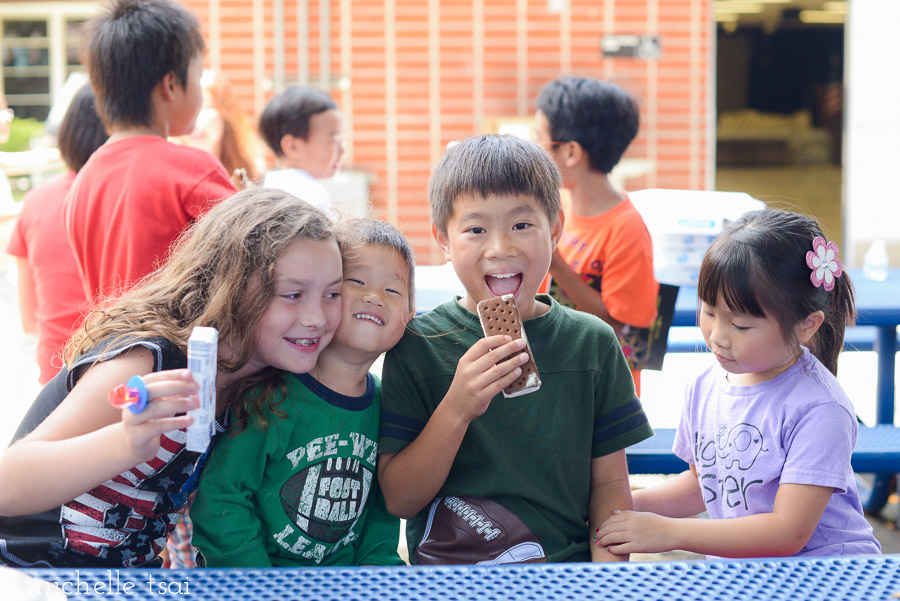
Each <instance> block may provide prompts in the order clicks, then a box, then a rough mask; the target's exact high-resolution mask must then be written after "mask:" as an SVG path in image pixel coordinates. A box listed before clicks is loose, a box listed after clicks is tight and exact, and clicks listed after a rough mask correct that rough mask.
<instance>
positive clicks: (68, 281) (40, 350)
mask: <svg viewBox="0 0 900 601" xmlns="http://www.w3.org/2000/svg"><path fill="white" fill-rule="evenodd" d="M107 137H108V136H107V134H106V129H105V128H104V127H103V123H102V122H101V121H100V117H99V116H98V115H97V110H96V109H95V108H94V92H93V90H91V86H90V85H87V84H86V85H84V86H82V87H81V89H79V90H78V92H77V93H76V94H75V96H74V97H73V98H72V103H71V104H70V105H69V108H68V110H67V111H66V114H65V117H63V120H62V123H61V124H60V127H59V134H58V140H59V152H60V154H61V155H62V158H63V160H64V161H65V162H66V166H67V167H68V168H69V169H68V171H66V172H65V173H63V174H62V175H59V176H57V177H55V178H53V179H51V180H50V181H48V182H46V183H44V184H41V185H39V186H37V187H35V188H32V189H31V190H30V191H29V192H28V194H26V195H25V201H24V203H23V206H22V212H21V213H19V218H18V220H17V221H16V227H15V229H14V230H13V233H12V236H11V238H10V240H9V246H8V247H7V248H6V252H8V253H9V254H11V255H14V256H15V257H16V261H17V267H18V272H19V276H18V278H19V280H18V290H19V312H20V314H21V316H22V326H23V329H24V330H25V332H27V333H29V334H36V335H37V339H38V344H37V362H38V365H39V366H40V370H41V371H40V376H39V378H38V381H39V382H40V383H41V385H42V386H43V385H44V384H46V383H47V382H49V381H50V379H51V378H52V377H53V376H55V375H56V374H57V372H59V370H60V368H61V367H62V351H63V349H64V348H65V346H66V342H67V341H68V340H69V336H71V334H72V330H73V329H74V328H75V326H76V325H78V324H79V322H80V321H81V317H82V315H83V313H84V311H85V309H86V308H87V303H86V300H85V297H84V288H83V287H82V286H81V278H80V277H79V275H78V265H77V264H76V263H75V257H74V256H73V255H72V249H71V248H70V247H69V244H68V242H67V240H66V229H65V227H64V225H63V199H64V198H65V197H66V193H67V192H68V191H69V188H70V187H71V186H72V182H73V181H74V180H75V175H76V174H77V173H78V171H79V170H81V168H82V167H83V166H84V164H85V163H86V162H87V160H88V158H90V156H91V154H93V152H94V151H95V150H97V149H98V148H99V147H100V146H101V145H102V144H103V143H104V142H105V141H106V138H107Z"/></svg>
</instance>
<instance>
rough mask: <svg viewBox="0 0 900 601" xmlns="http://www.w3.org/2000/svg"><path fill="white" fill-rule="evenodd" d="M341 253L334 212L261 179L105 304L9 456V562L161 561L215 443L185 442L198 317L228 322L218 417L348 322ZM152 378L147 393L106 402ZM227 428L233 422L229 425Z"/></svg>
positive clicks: (4, 537) (310, 357)
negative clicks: (127, 401)
mask: <svg viewBox="0 0 900 601" xmlns="http://www.w3.org/2000/svg"><path fill="white" fill-rule="evenodd" d="M340 286H341V257H340V251H339V249H338V246H337V243H336V242H335V240H334V237H333V235H332V233H331V229H330V224H329V222H328V220H327V218H326V217H325V216H324V215H323V214H322V213H321V212H320V211H317V210H316V209H314V208H313V207H311V206H309V205H308V204H307V203H304V202H301V201H299V200H297V199H296V198H294V197H293V196H291V195H289V194H285V193H283V192H280V191H277V190H263V189H253V190H248V191H245V192H241V193H238V194H235V195H234V196H232V197H231V198H229V199H227V200H225V201H224V202H222V203H221V204H219V205H217V206H216V207H214V208H213V209H212V210H211V211H210V212H209V213H208V214H207V215H206V216H205V217H204V218H203V219H201V220H199V221H198V222H197V223H196V224H195V225H194V226H193V227H192V228H191V229H190V231H189V233H188V234H187V235H186V236H184V237H182V238H180V239H179V241H178V243H177V244H176V246H175V249H174V251H173V253H172V255H171V258H170V259H169V261H168V262H167V263H166V265H165V266H163V267H162V268H161V269H160V270H159V271H157V272H155V273H154V274H152V275H151V276H150V277H149V278H148V279H147V280H145V281H144V282H143V283H142V285H141V286H140V287H138V288H135V289H133V290H132V291H130V292H129V293H128V294H127V295H125V296H123V297H121V298H120V299H117V300H110V301H108V303H107V305H105V306H104V307H103V309H102V310H97V311H94V312H93V313H91V314H90V315H89V316H88V317H87V319H86V323H85V325H84V326H82V328H81V329H80V330H79V331H78V332H76V334H75V336H74V338H73V340H72V342H71V346H70V352H71V355H70V357H71V358H70V361H69V364H68V365H67V366H65V367H64V368H63V370H62V371H60V373H59V374H57V376H56V377H55V378H54V379H53V380H51V381H50V383H49V384H47V386H45V387H44V389H43V390H42V391H41V393H40V395H39V396H38V398H37V400H36V401H35V402H34V404H33V405H32V407H31V409H30V410H29V411H28V413H27V414H26V416H25V418H24V420H23V422H22V424H21V425H20V426H19V430H18V431H17V432H16V435H15V438H14V441H15V442H13V444H12V445H10V447H9V448H8V449H6V451H5V452H4V453H3V454H2V455H0V482H3V486H2V487H0V516H4V517H0V564H5V565H8V566H13V567H95V568H101V567H104V568H113V567H118V568H122V567H125V568H128V567H154V566H158V565H160V564H161V560H160V558H159V557H158V555H159V553H160V551H161V549H162V548H163V546H164V545H165V542H166V535H167V534H168V532H169V531H170V530H171V529H172V526H173V524H174V522H175V521H176V520H177V518H178V512H179V511H180V510H183V509H184V507H185V506H186V504H187V498H188V496H189V495H190V494H191V492H192V491H193V489H194V488H195V487H196V482H197V479H198V477H199V474H200V471H201V470H202V465H203V459H204V457H205V453H198V452H194V451H188V450H187V449H186V448H185V440H186V431H185V429H184V428H185V427H186V426H188V425H189V424H190V423H191V417H190V416H189V415H185V413H186V412H187V411H189V410H191V409H194V408H196V407H197V406H198V403H199V401H198V399H197V384H196V383H195V382H194V380H193V378H192V377H191V373H190V372H189V371H188V370H187V369H185V368H186V367H187V358H186V356H185V353H186V350H187V341H188V337H189V336H190V334H191V332H192V331H193V329H194V327H196V326H210V327H214V328H216V329H217V330H218V332H219V348H218V361H219V364H218V375H217V378H216V395H217V405H216V413H217V416H219V417H221V415H222V413H223V411H224V409H225V407H226V406H227V405H229V403H234V402H235V401H236V400H237V399H241V398H243V395H244V393H245V392H246V391H247V390H248V389H249V388H250V387H252V386H254V385H259V386H263V387H268V389H271V390H274V388H275V387H276V386H277V385H278V375H279V374H280V371H279V370H287V371H294V372H305V371H308V370H309V369H311V368H312V366H313V365H315V362H316V358H317V355H318V353H319V351H320V350H321V349H322V347H324V346H325V345H327V344H328V342H329V341H330V339H331V337H332V336H333V334H334V327H335V326H336V325H337V322H338V321H339V319H340ZM135 374H137V375H141V376H143V381H144V383H145V385H146V388H147V393H148V396H149V401H150V402H149V403H148V404H147V407H146V409H145V410H144V411H142V412H140V413H138V414H133V413H132V412H131V411H130V410H129V409H127V408H126V409H116V408H115V407H113V406H112V405H111V404H110V403H109V402H108V400H107V399H108V395H109V393H110V391H111V390H112V389H114V388H115V387H117V386H119V385H122V384H125V382H126V381H128V380H129V378H130V376H133V375H135ZM219 431H221V429H219Z"/></svg>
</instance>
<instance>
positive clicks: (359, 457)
mask: <svg viewBox="0 0 900 601" xmlns="http://www.w3.org/2000/svg"><path fill="white" fill-rule="evenodd" d="M283 379H284V383H285V385H286V386H287V397H286V398H285V400H284V402H282V403H281V404H279V405H277V407H276V411H283V412H285V413H287V416H286V417H281V416H279V415H277V414H276V413H275V412H274V411H273V410H266V411H264V417H265V422H266V423H267V424H268V427H262V426H261V425H260V420H259V419H256V420H252V421H251V424H250V425H249V426H248V428H247V429H246V430H244V431H243V432H241V433H239V434H237V435H236V436H232V435H230V434H229V433H226V434H224V435H223V436H221V437H220V439H219V442H218V443H217V444H216V446H215V449H214V451H213V452H212V454H211V455H210V458H209V465H208V466H207V467H206V470H205V471H204V473H203V476H202V478H201V480H200V486H199V489H198V491H197V497H196V499H195V500H194V503H193V505H192V506H191V518H192V519H193V521H194V536H193V543H194V545H195V546H196V547H197V548H198V549H199V550H200V552H201V553H202V554H203V557H204V559H205V560H206V565H207V566H208V567H268V566H275V567H303V566H354V565H402V564H403V560H401V559H400V557H399V555H397V544H398V540H399V536H400V521H399V520H398V519H397V518H395V517H394V516H391V515H390V514H388V513H387V510H386V509H385V507H384V499H383V497H382V495H381V492H380V490H379V488H378V485H377V480H378V479H377V478H376V472H375V460H376V456H377V452H378V443H377V439H376V436H377V432H378V415H379V411H380V394H379V390H378V381H377V379H376V378H375V377H374V376H372V375H371V374H369V376H368V379H367V389H366V393H365V394H364V395H363V396H361V397H348V396H344V395H342V394H338V393H337V392H334V391H333V390H330V389H328V388H326V387H325V386H323V385H322V384H320V383H319V382H317V381H316V380H314V379H313V378H312V377H310V376H309V375H307V374H298V375H295V374H285V375H284V376H283Z"/></svg>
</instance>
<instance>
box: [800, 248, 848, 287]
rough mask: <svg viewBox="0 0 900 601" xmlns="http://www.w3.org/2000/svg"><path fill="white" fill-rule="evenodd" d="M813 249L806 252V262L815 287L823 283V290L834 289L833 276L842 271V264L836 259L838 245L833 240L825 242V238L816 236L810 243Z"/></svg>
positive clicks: (836, 276)
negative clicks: (810, 270)
mask: <svg viewBox="0 0 900 601" xmlns="http://www.w3.org/2000/svg"><path fill="white" fill-rule="evenodd" d="M812 247H813V249H812V250H811V251H808V252H807V253H806V264H807V265H808V266H809V268H810V269H812V273H811V274H810V276H809V279H810V281H812V283H813V286H815V287H816V288H818V287H820V286H822V284H825V290H828V291H831V290H832V289H834V280H835V278H839V277H841V274H842V273H844V266H843V264H842V263H841V262H840V261H838V258H837V256H838V253H839V252H840V251H839V250H838V245H837V244H835V243H834V242H828V243H827V244H826V243H825V238H823V237H822V236H816V237H815V238H814V239H813V243H812Z"/></svg>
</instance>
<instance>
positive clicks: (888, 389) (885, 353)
mask: <svg viewBox="0 0 900 601" xmlns="http://www.w3.org/2000/svg"><path fill="white" fill-rule="evenodd" d="M875 352H876V353H877V356H878V380H877V383H876V387H877V391H876V392H877V398H878V405H877V407H876V421H877V422H878V423H879V424H893V423H894V370H895V368H894V362H895V359H896V353H897V329H896V328H895V327H893V326H891V327H879V328H878V337H877V338H876V339H875ZM892 480H893V474H875V480H874V482H873V483H872V492H871V494H870V495H869V499H868V501H867V502H865V503H863V505H864V507H865V509H866V511H867V512H868V513H870V514H873V515H875V514H878V513H880V512H881V510H882V509H883V508H884V506H885V504H886V503H887V500H888V496H889V495H890V493H891V490H890V487H891V483H892Z"/></svg>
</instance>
